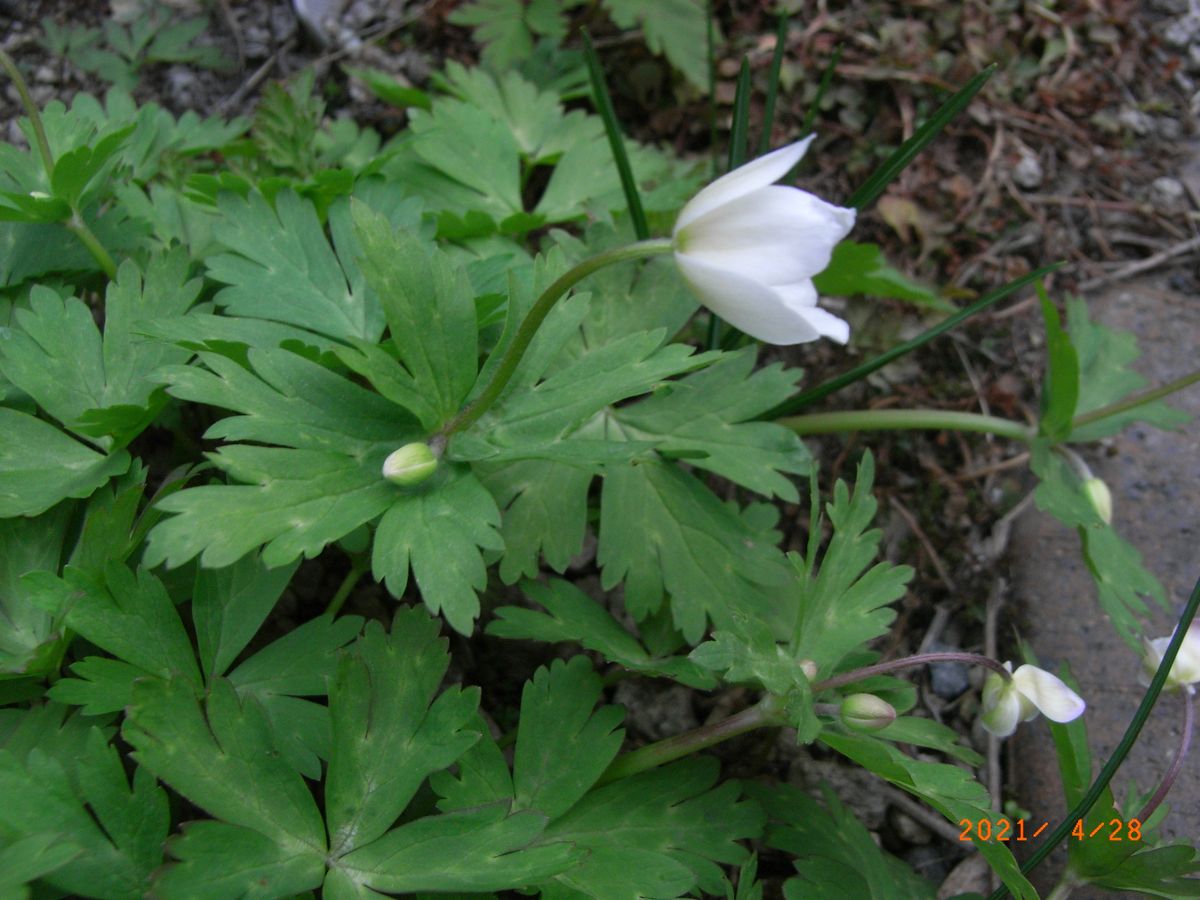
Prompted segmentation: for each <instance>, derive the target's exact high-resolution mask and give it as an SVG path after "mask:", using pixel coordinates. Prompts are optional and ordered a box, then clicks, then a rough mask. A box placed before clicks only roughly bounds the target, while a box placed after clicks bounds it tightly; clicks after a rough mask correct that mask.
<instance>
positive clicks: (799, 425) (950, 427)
mask: <svg viewBox="0 0 1200 900" xmlns="http://www.w3.org/2000/svg"><path fill="white" fill-rule="evenodd" d="M778 421H779V424H780V425H784V426H786V427H788V428H790V429H792V431H794V432H796V434H833V433H836V432H842V431H895V430H901V429H902V430H909V429H931V430H935V431H979V432H983V433H985V434H995V435H999V436H1000V437H1007V438H1012V439H1014V440H1018V441H1030V440H1032V439H1033V438H1034V437H1035V436H1036V433H1035V432H1034V430H1033V429H1032V428H1029V427H1028V426H1026V425H1022V424H1021V423H1020V422H1014V421H1012V420H1011V419H1001V418H999V417H998V416H985V415H981V414H979V413H968V412H955V411H954V410H949V409H862V410H848V411H845V412H826V413H809V414H808V415H804V416H789V417H788V418H785V419H779V420H778Z"/></svg>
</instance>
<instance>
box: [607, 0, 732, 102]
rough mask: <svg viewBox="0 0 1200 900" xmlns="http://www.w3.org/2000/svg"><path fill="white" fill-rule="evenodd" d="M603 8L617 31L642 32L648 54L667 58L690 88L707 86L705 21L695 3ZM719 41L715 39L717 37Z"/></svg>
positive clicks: (616, 1)
mask: <svg viewBox="0 0 1200 900" xmlns="http://www.w3.org/2000/svg"><path fill="white" fill-rule="evenodd" d="M604 6H605V8H607V9H608V13H609V15H611V16H612V19H613V22H615V23H616V24H617V26H618V27H620V28H633V27H634V26H635V25H636V26H638V27H640V28H641V29H642V33H643V35H644V36H645V38H646V46H647V47H649V48H650V50H651V52H652V53H658V54H662V55H664V56H666V57H667V59H668V60H669V61H670V62H671V65H673V66H674V67H675V68H676V69H678V70H679V71H680V72H682V73H683V74H684V75H685V76H686V77H687V80H688V81H690V82H691V83H692V84H693V85H694V86H696V87H698V88H701V89H704V88H705V87H706V86H707V85H708V54H707V52H706V50H705V48H706V46H707V38H706V35H707V29H708V21H707V17H706V15H705V9H704V4H703V3H701V2H699V0H656V2H654V3H640V2H638V0H604ZM718 40H719V38H718Z"/></svg>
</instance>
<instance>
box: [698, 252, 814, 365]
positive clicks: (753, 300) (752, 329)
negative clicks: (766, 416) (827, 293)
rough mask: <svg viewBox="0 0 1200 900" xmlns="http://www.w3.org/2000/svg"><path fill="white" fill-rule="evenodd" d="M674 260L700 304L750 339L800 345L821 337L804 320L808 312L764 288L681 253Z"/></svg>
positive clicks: (776, 292) (806, 319) (750, 280)
mask: <svg viewBox="0 0 1200 900" xmlns="http://www.w3.org/2000/svg"><path fill="white" fill-rule="evenodd" d="M675 261H676V263H677V264H678V265H679V273H680V274H681V275H682V276H683V280H684V281H686V282H687V283H688V287H690V288H691V289H692V291H693V293H695V295H696V296H697V297H699V298H700V302H701V303H703V304H704V305H705V306H707V307H708V308H709V309H711V310H712V311H713V312H715V313H716V314H717V315H718V316H720V317H721V318H722V319H724V320H725V321H726V322H728V323H729V324H730V325H732V326H734V327H735V328H738V329H740V330H742V331H744V332H745V333H746V334H748V335H750V336H751V337H753V338H757V339H758V340H760V341H765V342H766V343H768V344H781V345H782V344H803V343H806V342H808V341H815V340H816V339H817V338H819V337H820V336H821V333H820V331H818V330H817V329H816V328H815V327H814V326H813V325H812V324H811V323H810V322H809V320H808V314H809V313H811V312H812V310H811V309H803V310H801V309H797V308H794V307H792V306H790V305H789V304H788V303H787V301H786V300H785V299H784V297H783V296H782V295H781V294H780V293H779V292H778V291H775V290H774V289H772V288H770V287H768V286H767V285H764V284H760V283H759V282H757V281H754V280H753V279H750V278H747V277H745V276H743V275H739V274H738V273H737V272H729V271H726V270H725V269H721V268H718V267H716V266H712V265H709V264H708V263H706V262H703V261H701V260H697V259H692V258H691V257H689V256H687V255H686V254H683V253H676V254H675Z"/></svg>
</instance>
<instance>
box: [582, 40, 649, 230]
mask: <svg viewBox="0 0 1200 900" xmlns="http://www.w3.org/2000/svg"><path fill="white" fill-rule="evenodd" d="M582 33H583V58H584V61H585V62H586V63H587V70H588V78H589V79H590V80H591V82H592V100H593V101H594V102H595V104H596V112H597V113H598V114H599V116H600V118H601V119H602V120H603V121H604V131H605V133H606V134H607V135H608V144H609V146H610V147H611V148H612V155H613V162H615V163H616V164H617V173H618V174H619V175H620V176H621V190H622V191H624V192H625V205H626V206H627V207H628V208H629V219H630V221H631V222H632V223H633V233H634V234H636V235H637V238H638V240H639V241H644V240H647V239H648V238H649V237H650V226H649V225H648V224H647V223H646V211H645V210H644V209H643V208H642V198H641V195H640V194H638V188H637V182H636V181H635V180H634V178H633V168H632V167H631V166H630V165H629V156H628V155H627V154H626V153H625V142H624V141H623V140H622V139H621V126H620V123H619V122H617V114H616V112H615V111H614V110H613V105H612V98H611V97H610V96H609V94H608V87H607V86H606V85H605V84H604V70H603V69H602V68H601V67H600V58H599V57H598V56H596V48H595V47H593V46H592V37H591V35H590V34H588V30H587V29H586V28H584V29H583V30H582Z"/></svg>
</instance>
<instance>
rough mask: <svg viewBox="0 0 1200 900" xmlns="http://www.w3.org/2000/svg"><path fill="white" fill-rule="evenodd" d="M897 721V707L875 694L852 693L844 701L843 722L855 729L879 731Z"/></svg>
mask: <svg viewBox="0 0 1200 900" xmlns="http://www.w3.org/2000/svg"><path fill="white" fill-rule="evenodd" d="M895 721H896V708H895V707H894V706H892V704H890V703H888V702H887V701H886V700H881V699H880V698H879V697H876V696H875V695H874V694H851V695H850V696H849V697H847V698H846V699H844V700H843V701H842V724H843V725H845V726H846V727H847V728H852V729H854V730H855V731H879V730H880V729H882V728H887V727H888V726H889V725H891V724H892V723H893V722H895Z"/></svg>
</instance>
